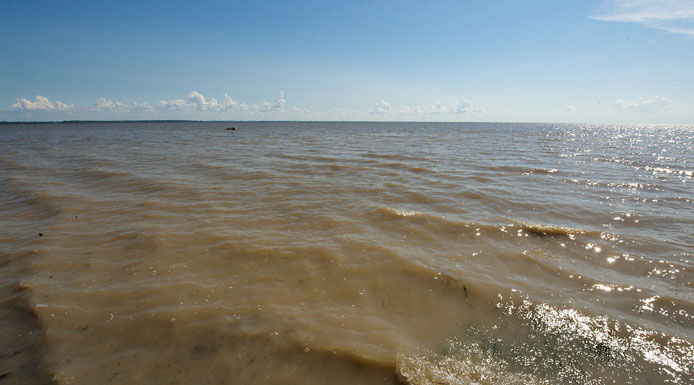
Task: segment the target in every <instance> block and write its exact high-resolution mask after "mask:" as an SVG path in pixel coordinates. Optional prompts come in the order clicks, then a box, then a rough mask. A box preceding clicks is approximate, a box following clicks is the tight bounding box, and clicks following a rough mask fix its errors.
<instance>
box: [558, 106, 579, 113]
mask: <svg viewBox="0 0 694 385" xmlns="http://www.w3.org/2000/svg"><path fill="white" fill-rule="evenodd" d="M574 111H576V107H574V106H566V107H564V108H562V109H561V112H564V113H567V112H574Z"/></svg>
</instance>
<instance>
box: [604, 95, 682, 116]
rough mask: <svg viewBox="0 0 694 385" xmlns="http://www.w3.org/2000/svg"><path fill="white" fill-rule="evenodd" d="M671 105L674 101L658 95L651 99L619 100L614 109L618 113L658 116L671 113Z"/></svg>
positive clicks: (615, 102) (616, 101)
mask: <svg viewBox="0 0 694 385" xmlns="http://www.w3.org/2000/svg"><path fill="white" fill-rule="evenodd" d="M671 104H672V100H670V99H668V98H666V97H664V96H661V95H656V96H652V97H650V98H644V97H638V98H636V99H632V100H624V99H617V100H615V101H614V108H615V109H616V110H617V111H627V112H636V113H640V114H657V113H661V112H667V111H669V110H670V105H671Z"/></svg>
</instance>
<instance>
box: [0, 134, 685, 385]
mask: <svg viewBox="0 0 694 385" xmlns="http://www.w3.org/2000/svg"><path fill="white" fill-rule="evenodd" d="M229 125H230V124H229V123H186V122H178V123H137V122H135V123H64V124H40V125H29V124H26V125H1V126H0V319H1V320H2V323H0V384H42V383H59V384H110V383H113V384H133V383H147V384H190V383H223V384H245V383H258V384H263V383H266V384H278V383H286V384H295V383H302V384H321V383H331V384H355V383H360V384H372V383H373V384H382V383H390V384H397V383H401V384H417V385H420V384H421V385H423V384H532V383H535V384H662V383H672V384H692V383H694V381H693V380H692V378H693V377H694V346H693V345H692V344H693V343H694V232H692V229H694V189H693V188H692V184H693V183H694V179H693V177H694V175H693V172H694V147H693V145H692V144H691V140H690V138H691V137H692V134H694V128H692V127H685V126H672V127H670V126H668V127H665V126H600V125H595V126H585V125H541V124H494V123H479V124H471V123H465V124H444V123H298V122H272V123H265V122H255V123H233V125H235V126H236V127H237V130H235V131H233V132H232V131H226V130H225V129H224V128H225V127H227V126H229Z"/></svg>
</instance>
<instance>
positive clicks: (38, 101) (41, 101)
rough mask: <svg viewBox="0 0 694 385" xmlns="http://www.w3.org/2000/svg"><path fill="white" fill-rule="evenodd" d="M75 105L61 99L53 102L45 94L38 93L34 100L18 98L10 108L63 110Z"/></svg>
mask: <svg viewBox="0 0 694 385" xmlns="http://www.w3.org/2000/svg"><path fill="white" fill-rule="evenodd" d="M74 107H75V106H74V104H66V103H63V102H61V101H57V102H52V101H50V100H48V98H47V97H45V96H41V95H36V98H35V99H34V101H31V100H29V99H27V98H17V103H15V104H13V105H11V106H10V109H13V110H25V111H56V110H59V111H62V110H68V109H71V108H74Z"/></svg>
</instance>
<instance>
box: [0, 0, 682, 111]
mask: <svg viewBox="0 0 694 385" xmlns="http://www.w3.org/2000/svg"><path fill="white" fill-rule="evenodd" d="M138 119H145V120H156V119H193V120H369V121H370V120H373V121H382V120H383V121H495V122H507V121H510V122H577V123H609V124H612V123H662V124H694V0H650V1H647V0H586V1H568V0H567V1H564V0H546V1H544V0H543V1H539V0H538V1H534V0H527V1H517V0H490V1H482V0H457V1H453V0H441V1H435V0H432V1H421V0H417V1H410V0H401V1H390V0H369V1H361V0H351V1H325V0H323V1H300V0H297V1H274V0H273V1H254V2H250V1H244V2H239V1H229V0H227V1H197V2H191V1H174V0H168V1H157V0H153V1H127V0H121V1H118V2H102V1H93V0H91V1H70V0H67V1H60V2H58V1H47V0H44V1H32V0H20V1H17V0H0V121H43V120H138Z"/></svg>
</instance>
